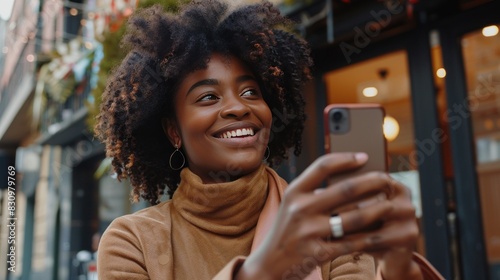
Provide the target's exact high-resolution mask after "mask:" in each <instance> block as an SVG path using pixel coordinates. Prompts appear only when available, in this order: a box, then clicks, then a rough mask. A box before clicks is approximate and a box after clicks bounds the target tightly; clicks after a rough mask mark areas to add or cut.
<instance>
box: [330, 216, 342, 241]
mask: <svg viewBox="0 0 500 280" xmlns="http://www.w3.org/2000/svg"><path fill="white" fill-rule="evenodd" d="M329 222H330V229H331V230H332V235H333V237H334V238H341V237H342V236H344V228H343V227H342V218H341V217H340V216H339V215H335V216H333V217H331V218H330V220H329Z"/></svg>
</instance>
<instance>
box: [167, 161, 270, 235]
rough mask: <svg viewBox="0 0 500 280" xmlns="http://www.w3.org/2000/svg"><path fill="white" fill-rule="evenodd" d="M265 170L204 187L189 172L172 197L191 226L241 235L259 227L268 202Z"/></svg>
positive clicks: (183, 173)
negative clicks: (263, 209)
mask: <svg viewBox="0 0 500 280" xmlns="http://www.w3.org/2000/svg"><path fill="white" fill-rule="evenodd" d="M267 193H268V178H267V172H266V171H265V166H264V165H261V166H260V167H259V168H258V169H257V170H256V171H254V172H252V173H250V174H248V175H246V176H243V177H241V178H239V179H237V180H235V181H232V182H226V183H215V184H203V183H202V181H201V179H200V177H198V176H197V175H195V174H194V173H193V172H191V170H189V168H184V169H183V170H182V171H181V183H180V185H179V187H178V188H177V190H176V191H175V193H174V196H173V197H172V203H173V205H174V207H175V208H176V210H177V211H178V212H179V213H180V215H181V216H182V217H183V218H184V219H186V220H187V221H189V222H190V223H191V224H193V225H195V226H197V227H199V228H202V229H204V230H207V231H210V232H213V233H216V234H223V235H240V234H242V233H245V232H247V231H248V230H250V229H252V228H253V227H255V225H256V224H257V221H258V219H259V213H260V212H261V211H262V207H263V206H264V203H265V201H266V197H267Z"/></svg>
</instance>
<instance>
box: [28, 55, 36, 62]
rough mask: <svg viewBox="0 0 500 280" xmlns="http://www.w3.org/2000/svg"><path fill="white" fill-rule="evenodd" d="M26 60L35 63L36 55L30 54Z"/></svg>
mask: <svg viewBox="0 0 500 280" xmlns="http://www.w3.org/2000/svg"><path fill="white" fill-rule="evenodd" d="M26 60H27V61H28V62H33V61H35V56H34V55H32V54H28V55H27V56H26Z"/></svg>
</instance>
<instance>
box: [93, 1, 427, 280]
mask: <svg viewBox="0 0 500 280" xmlns="http://www.w3.org/2000/svg"><path fill="white" fill-rule="evenodd" d="M128 27H129V30H128V33H127V35H126V36H125V38H124V39H123V43H124V45H125V47H126V48H127V49H128V51H129V52H128V55H127V56H126V58H125V59H124V60H123V62H122V64H121V65H120V66H119V67H118V68H117V69H116V70H115V71H114V73H113V75H112V76H111V78H110V79H109V80H108V83H107V87H106V90H105V92H104V94H103V103H102V106H101V109H100V114H99V115H98V117H97V124H96V127H95V131H96V135H97V136H98V137H99V139H100V140H102V141H103V142H104V143H105V145H106V153H107V156H109V157H111V158H112V165H113V168H114V170H115V172H116V173H117V175H118V178H120V179H122V178H126V177H128V178H130V182H131V184H132V186H133V197H134V199H135V200H138V199H139V198H141V197H142V198H143V199H146V200H149V201H150V202H151V204H153V206H151V207H149V208H147V209H144V210H142V211H140V212H137V213H135V214H132V215H127V216H123V217H120V218H118V219H116V220H115V221H113V223H112V224H111V225H110V226H109V228H108V229H107V230H106V232H105V233H104V234H103V236H102V239H101V242H100V245H99V254H98V270H99V279H309V280H312V279H316V280H319V279H337V278H338V279H375V277H378V279H382V275H383V277H384V279H387V280H390V279H421V278H422V274H421V270H420V266H419V264H420V263H422V262H417V261H415V260H414V259H413V255H412V252H411V248H412V247H413V246H414V245H415V242H416V238H417V231H418V228H417V225H416V222H415V209H414V208H413V206H412V204H411V201H410V200H409V198H408V196H407V192H406V189H405V188H404V186H402V185H401V184H399V183H398V182H394V181H392V180H391V179H390V177H389V176H387V175H386V174H384V173H370V174H363V175H358V176H355V177H352V178H349V179H345V180H341V181H340V182H338V183H334V184H332V185H329V186H327V187H326V188H323V189H322V188H320V186H321V184H322V182H324V181H326V179H328V178H329V177H330V176H336V175H337V174H340V173H346V172H349V171H350V170H354V169H356V168H359V167H360V166H362V165H363V164H365V163H366V160H367V155H366V154H362V153H361V154H360V153H347V154H329V155H326V156H323V157H321V158H319V159H318V160H316V161H315V162H314V163H313V164H312V165H311V166H310V167H309V168H308V169H306V170H305V171H304V172H303V174H301V175H300V176H299V177H298V178H297V179H296V180H294V181H293V182H291V183H290V184H289V185H288V184H287V183H286V182H285V181H284V180H283V179H282V178H280V177H279V176H278V174H277V173H276V172H275V171H274V170H273V169H272V168H271V167H270V166H272V165H273V164H277V163H279V162H280V161H281V160H283V159H285V158H286V156H287V151H288V150H289V149H293V150H294V153H295V154H296V155H298V154H299V153H300V151H301V134H302V130H303V125H304V120H305V116H304V101H303V97H302V87H303V85H304V83H305V82H306V81H308V80H309V79H310V67H311V64H312V62H311V59H310V57H309V49H308V46H307V44H306V43H305V41H303V40H302V39H300V38H298V37H296V36H295V35H294V34H292V33H290V32H289V31H287V30H289V28H290V27H289V22H288V21H287V20H286V19H285V18H284V17H282V16H281V15H280V14H279V11H278V10H277V9H276V8H275V7H273V6H272V5H271V4H270V3H268V2H264V3H259V4H255V5H245V6H237V7H233V8H229V5H228V4H226V3H224V2H221V1H215V0H204V1H193V2H191V3H189V4H187V5H185V6H184V7H183V9H182V10H181V12H180V13H179V14H175V15H174V14H169V13H165V12H164V11H162V10H161V9H160V8H159V7H153V8H149V9H145V10H142V11H139V12H138V13H137V14H136V15H134V16H133V17H132V18H131V19H130V20H129V26H128ZM283 127H284V129H283ZM274 128H279V129H274ZM165 189H167V191H168V192H169V194H170V195H171V199H170V200H168V201H165V202H162V203H159V197H160V196H161V195H162V194H163V191H164V190H165ZM334 213H335V215H334V217H333V218H332V217H331V216H332V215H333V214H334ZM374 222H379V223H381V224H382V226H381V227H380V228H378V229H374V230H367V229H366V228H367V227H368V226H369V225H371V224H373V223H374ZM360 252H364V253H360ZM374 258H378V263H379V264H380V265H379V266H378V268H376V267H375V260H374ZM424 263H425V262H424ZM377 269H378V274H377Z"/></svg>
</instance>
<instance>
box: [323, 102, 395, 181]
mask: <svg viewBox="0 0 500 280" xmlns="http://www.w3.org/2000/svg"><path fill="white" fill-rule="evenodd" d="M384 117H385V112H384V109H383V107H382V106H380V105H378V104H332V105H329V106H327V107H326V108H325V110H324V118H325V119H324V124H325V150H326V152H328V153H330V152H365V153H367V154H368V156H369V159H368V162H367V163H366V164H365V165H364V166H363V167H361V168H360V169H357V170H355V171H353V172H349V173H348V174H342V175H336V176H334V177H333V178H332V180H331V181H330V183H333V182H335V181H338V180H340V179H343V178H344V177H345V176H353V175H355V174H360V173H364V172H369V171H387V155H386V150H387V148H386V145H387V144H386V140H385V137H384V130H383V124H384Z"/></svg>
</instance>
